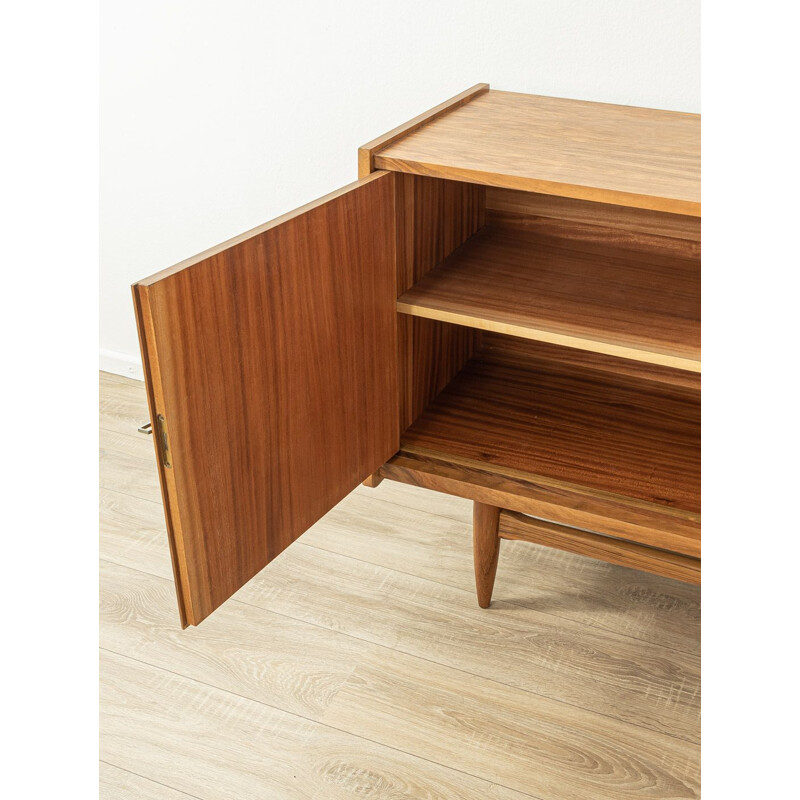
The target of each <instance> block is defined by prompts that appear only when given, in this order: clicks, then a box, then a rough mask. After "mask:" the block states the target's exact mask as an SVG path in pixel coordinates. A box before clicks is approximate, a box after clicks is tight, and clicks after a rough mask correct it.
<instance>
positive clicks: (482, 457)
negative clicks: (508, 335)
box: [401, 343, 700, 517]
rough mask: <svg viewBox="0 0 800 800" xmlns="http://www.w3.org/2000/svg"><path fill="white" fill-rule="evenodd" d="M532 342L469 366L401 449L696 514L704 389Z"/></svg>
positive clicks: (485, 355) (488, 353) (484, 355)
mask: <svg viewBox="0 0 800 800" xmlns="http://www.w3.org/2000/svg"><path fill="white" fill-rule="evenodd" d="M530 344H531V347H529V348H528V349H527V350H524V349H523V348H520V347H512V348H510V349H507V350H506V349H503V348H501V347H499V348H498V347H490V348H486V349H485V350H483V351H482V352H481V353H480V354H479V355H478V356H476V357H475V358H473V359H472V360H471V361H469V362H468V363H467V365H466V366H465V367H464V369H463V370H462V371H461V372H460V373H459V374H458V375H457V376H456V378H455V379H454V380H453V381H452V382H451V383H450V384H449V385H448V386H447V388H446V389H445V390H444V391H443V392H442V393H441V394H440V395H439V396H438V398H437V399H436V400H435V401H434V402H433V403H432V404H431V405H430V406H429V407H428V409H427V410H426V411H425V412H424V413H423V414H422V415H421V416H420V417H419V418H418V419H417V420H416V421H415V422H414V424H413V425H412V426H411V427H410V428H409V429H408V430H407V431H406V433H405V434H404V436H403V439H402V442H401V452H403V451H406V452H417V453H420V452H424V453H435V454H437V455H438V457H441V458H449V459H455V460H462V461H467V462H470V463H471V464H473V465H476V464H478V465H483V466H484V467H485V468H486V469H487V470H488V469H489V468H491V470H493V471H495V472H500V473H502V472H504V471H511V473H513V474H514V475H515V476H516V477H517V478H523V479H526V480H533V481H536V480H537V479H544V480H545V481H549V482H553V481H555V482H558V483H561V484H563V485H565V486H570V487H573V488H574V487H586V488H587V489H589V490H591V491H593V492H596V493H601V494H604V495H607V496H612V497H616V498H630V499H631V500H632V501H634V502H637V501H638V503H639V504H647V505H650V506H652V507H662V508H663V509H664V510H665V511H677V512H684V513H685V514H686V516H687V517H689V516H694V515H698V514H699V511H700V401H699V398H700V395H699V392H698V390H697V389H696V388H694V387H692V386H687V385H682V384H680V383H677V382H669V381H666V380H650V379H646V378H642V377H640V375H637V374H636V373H628V372H626V371H624V370H620V371H614V370H613V369H609V368H608V363H609V360H602V361H599V362H598V366H597V368H595V367H593V366H592V365H591V362H590V360H589V359H585V358H584V359H583V361H580V360H577V359H571V358H568V357H567V358H564V359H559V358H558V352H557V349H556V348H545V347H541V346H539V345H536V344H535V343H530Z"/></svg>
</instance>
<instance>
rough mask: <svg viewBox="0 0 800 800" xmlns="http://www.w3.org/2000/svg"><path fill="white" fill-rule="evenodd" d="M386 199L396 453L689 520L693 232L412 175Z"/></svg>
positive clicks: (692, 498)
mask: <svg viewBox="0 0 800 800" xmlns="http://www.w3.org/2000/svg"><path fill="white" fill-rule="evenodd" d="M397 196H398V206H397V210H398V222H399V225H398V312H399V317H398V324H399V333H400V335H399V364H400V387H401V402H400V430H401V455H402V454H405V455H407V456H408V457H412V458H417V459H420V458H424V459H440V460H441V461H443V462H445V461H446V462H449V463H451V464H458V465H460V469H461V470H462V474H463V472H464V470H467V471H471V473H470V474H471V475H472V476H473V478H474V480H476V481H480V480H482V479H483V478H482V477H481V475H482V474H483V473H482V470H484V469H485V471H486V474H485V477H486V479H487V480H488V479H489V478H488V475H489V473H491V474H492V475H497V474H500V475H505V476H507V478H508V479H509V480H510V481H517V482H518V484H521V483H525V482H526V481H530V480H533V479H535V480H538V481H541V480H545V481H551V482H555V483H557V484H558V485H564V486H579V487H583V488H585V489H588V490H590V491H592V492H595V493H598V494H600V495H603V496H606V495H607V496H609V497H624V498H629V499H630V500H631V502H633V503H639V504H644V505H645V506H647V507H651V506H652V507H660V508H663V509H664V510H665V511H674V512H676V513H677V514H679V515H686V518H689V517H691V518H694V517H695V515H697V516H698V517H699V511H700V499H699V486H700V461H699V452H700V447H699V444H700V375H699V370H700V261H699V258H700V244H699V240H700V225H699V219H696V218H692V217H687V216H681V215H675V214H667V213H663V212H655V211H647V210H643V209H633V208H627V207H617V206H611V205H605V204H601V203H592V202H588V201H583V200H570V199H568V198H557V197H550V196H545V195H537V194H532V193H527V192H520V191H514V190H509V189H495V188H491V187H488V188H487V187H483V186H478V185H473V184H464V183H458V182H454V181H446V180H442V179H435V178H427V177H421V176H412V175H398V189H397ZM662 542H663V538H662V539H659V540H658V542H657V543H656V544H657V546H661V544H662ZM683 549H684V550H685V548H683Z"/></svg>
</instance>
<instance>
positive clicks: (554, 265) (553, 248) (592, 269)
mask: <svg viewBox="0 0 800 800" xmlns="http://www.w3.org/2000/svg"><path fill="white" fill-rule="evenodd" d="M398 310H399V311H400V312H402V313H405V314H411V315H413V316H420V317H427V318H430V319H438V320H443V321H445V322H452V323H456V324H459V325H466V326H469V327H474V328H480V329H482V330H489V331H496V332H499V333H505V334H510V335H513V336H519V337H523V338H526V339H533V340H537V341H544V342H552V343H554V344H559V345H565V346H568V347H576V348H580V349H583V350H589V351H593V352H598V353H606V354H609V355H613V356H621V357H625V358H631V359H635V360H638V361H645V362H648V363H652V364H659V365H662V366H667V367H678V368H681V369H685V370H690V371H693V372H699V371H700V269H699V263H698V261H697V260H695V259H688V258H680V257H677V256H674V255H667V254H653V253H645V252H639V251H636V250H628V249H623V248H618V247H610V246H607V245H605V246H603V245H597V244H590V243H581V242H577V241H571V240H567V239H555V238H549V237H544V236H541V235H539V234H537V233H535V232H531V231H526V230H524V229H517V230H514V229H510V228H508V227H505V226H502V225H495V224H489V225H487V226H485V227H484V228H482V229H481V230H480V231H479V232H478V233H476V234H475V235H474V236H473V237H472V238H470V239H469V240H468V241H467V242H465V243H464V244H463V245H462V246H461V247H460V248H459V249H458V250H456V251H455V252H454V253H453V254H452V255H451V256H450V257H449V258H447V259H446V260H445V261H444V262H442V264H440V265H439V266H438V267H436V269H434V270H432V271H431V272H430V273H428V274H427V275H426V276H425V277H424V278H422V279H421V280H420V281H419V282H418V283H417V284H416V285H415V286H413V287H412V288H411V289H409V290H408V291H407V292H405V293H404V294H403V295H402V296H401V297H400V299H399V300H398Z"/></svg>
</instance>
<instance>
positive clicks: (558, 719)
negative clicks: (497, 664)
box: [326, 612, 700, 800]
mask: <svg viewBox="0 0 800 800" xmlns="http://www.w3.org/2000/svg"><path fill="white" fill-rule="evenodd" d="M476 613H478V612H476ZM482 613H484V614H485V613H486V612H482ZM420 670H422V671H423V672H424V675H425V680H424V681H419V679H418V676H419V672H420ZM587 680H590V679H587ZM487 709H489V711H488V713H487ZM326 719H327V720H328V722H329V723H330V724H332V725H337V726H352V725H355V724H358V725H360V727H361V729H362V730H363V731H364V733H365V735H367V736H369V738H370V739H373V740H375V741H378V742H380V743H382V744H385V745H387V746H389V747H397V746H399V745H400V744H401V743H402V744H403V746H405V747H409V746H411V747H413V749H414V750H416V751H417V752H424V753H426V754H427V756H428V757H429V758H431V759H434V760H437V759H441V758H445V757H446V758H447V759H448V760H449V762H450V763H451V764H452V766H453V767H454V768H455V769H461V770H464V771H467V772H470V773H471V774H473V775H479V776H481V777H485V778H487V779H491V780H495V781H498V782H500V783H502V784H503V785H505V786H508V787H509V788H512V789H516V790H518V791H524V792H527V793H529V794H531V795H533V796H534V797H536V798H541V799H542V800H586V799H587V798H592V799H593V800H624V798H636V800H639V799H640V798H645V797H646V798H665V800H666V798H670V800H677V798H696V797H699V792H700V789H699V769H700V765H699V758H698V754H697V749H696V747H695V745H693V744H690V743H688V742H683V741H681V740H677V739H674V738H672V737H669V736H666V735H663V734H658V733H655V732H653V731H646V730H644V729H635V728H631V727H626V726H625V725H623V724H622V723H619V722H616V721H615V720H611V719H608V718H606V717H601V716H598V715H595V714H590V713H588V712H586V711H583V710H582V709H578V708H575V707H570V708H564V707H563V705H562V704H557V705H554V704H553V701H552V700H548V699H546V698H543V697H541V696H537V695H534V694H528V695H525V696H520V695H519V694H518V693H517V692H516V691H514V690H513V689H509V687H506V686H503V685H502V684H499V683H496V682H493V681H490V680H486V679H484V678H478V677H475V676H471V675H467V674H463V675H462V676H461V678H460V679H459V680H458V681H457V682H454V681H453V675H452V673H450V671H449V670H446V669H443V668H441V667H439V666H438V665H436V664H427V665H425V666H422V665H421V664H420V662H419V660H418V659H413V658H409V657H408V656H404V655H401V654H399V653H395V652H392V651H384V652H382V653H380V654H379V656H378V657H375V658H370V659H369V660H368V661H367V662H366V663H362V664H360V665H358V667H357V668H356V669H355V671H354V672H353V675H352V677H351V678H350V679H349V680H348V682H347V683H346V684H345V686H344V687H343V689H342V690H341V691H340V692H339V694H338V695H337V696H336V698H335V699H334V702H333V703H332V704H331V706H330V707H329V709H328V711H327V714H326ZM411 741H413V744H411Z"/></svg>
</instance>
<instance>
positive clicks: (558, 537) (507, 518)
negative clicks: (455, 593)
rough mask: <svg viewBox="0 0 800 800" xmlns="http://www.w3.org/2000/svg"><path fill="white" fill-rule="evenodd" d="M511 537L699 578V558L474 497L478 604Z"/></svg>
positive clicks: (484, 601) (688, 579)
mask: <svg viewBox="0 0 800 800" xmlns="http://www.w3.org/2000/svg"><path fill="white" fill-rule="evenodd" d="M501 539H512V540H517V541H523V542H531V543H533V544H540V545H544V546H546V547H555V548H556V549H558V550H565V551H567V552H569V553H576V554H578V555H582V556H589V557H590V558H596V559H599V560H601V561H607V562H608V563H610V564H617V565H619V566H622V567H632V568H633V569H639V570H643V571H644V572H651V573H653V574H655V575H661V576H663V577H666V578H674V579H675V580H679V581H684V582H685V583H692V584H696V585H699V584H700V559H699V558H692V557H690V556H683V555H680V554H678V553H670V552H668V551H666V550H657V549H656V548H653V547H646V546H644V545H640V544H636V543H635V542H628V541H625V540H623V539H614V538H612V537H609V536H603V535H601V534H599V533H591V532H589V531H583V530H579V529H577V528H570V527H568V526H566V525H558V524H557V523H555V522H547V521H546V520H542V519H537V518H536V517H529V516H527V515H526V514H520V513H519V512H517V511H508V510H506V509H501V508H497V507H496V506H489V505H486V504H485V503H479V502H475V503H474V528H473V542H474V555H475V586H476V589H477V593H478V605H479V606H480V607H481V608H488V606H489V603H490V602H491V599H492V589H493V587H494V579H495V574H496V572H497V560H498V555H499V551H500V540H501Z"/></svg>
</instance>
